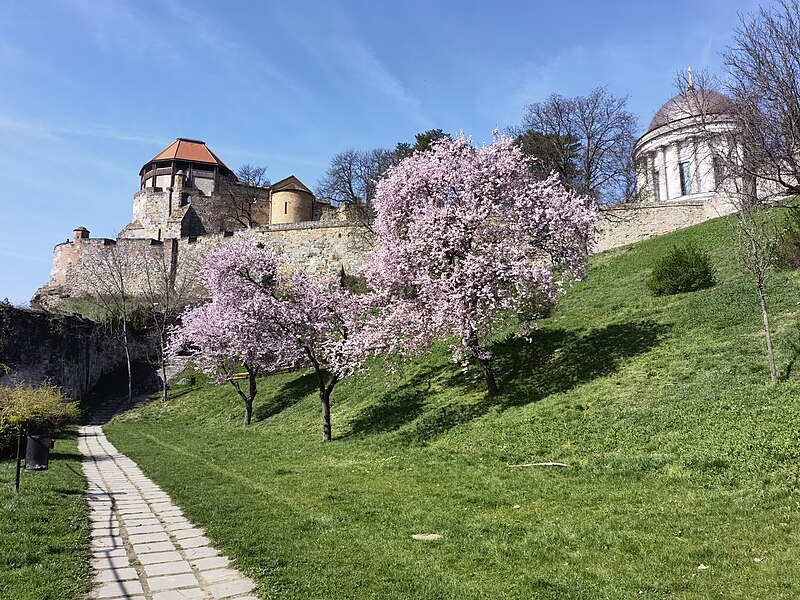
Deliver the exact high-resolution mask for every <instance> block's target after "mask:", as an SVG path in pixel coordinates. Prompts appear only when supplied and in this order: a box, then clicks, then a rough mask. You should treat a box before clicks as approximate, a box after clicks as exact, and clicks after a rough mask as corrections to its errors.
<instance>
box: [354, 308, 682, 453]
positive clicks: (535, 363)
mask: <svg viewBox="0 0 800 600" xmlns="http://www.w3.org/2000/svg"><path fill="white" fill-rule="evenodd" d="M667 332H668V327H667V326H665V325H660V324H658V323H655V322H652V321H639V322H629V323H618V324H613V325H608V326H606V327H603V328H602V329H596V330H593V331H590V332H588V333H585V334H581V333H580V332H572V331H564V330H546V331H537V332H535V333H534V335H533V336H532V341H531V342H528V341H526V340H524V339H521V338H517V337H512V338H509V339H507V340H505V341H503V342H500V343H498V344H495V346H494V347H493V348H492V350H493V352H494V360H493V364H494V369H495V372H496V373H497V375H498V378H499V379H500V385H501V388H500V389H501V393H500V395H499V396H497V397H496V398H491V399H482V400H480V401H477V402H476V401H475V400H474V398H475V393H474V392H475V389H476V386H485V382H484V380H483V379H476V377H475V375H474V374H464V373H462V372H454V368H453V366H452V365H442V366H439V367H435V368H432V369H430V370H429V371H427V372H425V373H421V374H418V375H417V376H416V377H415V378H414V379H413V380H412V381H411V382H409V383H408V384H406V385H403V386H401V387H399V388H397V389H394V390H392V391H390V392H387V393H386V394H384V395H383V396H382V397H381V399H380V400H379V401H377V402H376V403H374V404H372V405H370V406H368V407H366V408H365V409H363V410H362V411H361V412H360V413H359V414H357V415H356V416H355V417H354V418H353V419H351V421H350V424H351V433H350V434H348V435H355V434H359V435H369V434H377V433H384V432H387V431H393V430H398V429H401V428H403V430H402V431H401V432H400V434H401V435H400V438H401V439H402V440H403V441H404V442H406V443H408V444H425V443H427V442H428V441H430V440H432V439H434V438H436V437H437V436H439V435H441V434H443V433H446V432H447V431H449V430H450V429H452V428H454V427H456V426H458V425H461V424H464V423H468V422H470V421H472V420H474V419H476V418H478V417H481V416H482V415H484V414H486V413H487V412H488V411H489V410H490V409H491V408H492V407H497V408H499V409H501V410H502V409H505V408H509V407H512V406H522V405H525V404H530V403H533V402H538V401H539V400H541V399H543V398H546V397H547V396H550V395H551V394H555V393H558V392H564V391H567V390H570V389H572V388H574V387H576V386H578V385H581V384H584V383H588V382H590V381H592V380H594V379H597V378H599V377H603V376H606V375H610V374H612V373H614V372H615V371H617V370H618V369H619V367H620V363H621V362H622V361H623V360H624V359H626V358H630V357H633V356H636V355H639V354H644V353H645V352H648V351H649V350H651V349H653V348H654V347H656V346H657V345H658V343H659V340H660V339H661V338H662V337H663V336H664V335H665V334H666V333H667ZM447 373H450V376H449V377H448V378H447V380H446V381H447V385H448V387H450V388H452V389H455V390H461V391H463V397H464V398H465V401H463V402H459V401H457V400H456V401H451V402H449V403H447V404H444V405H440V406H430V405H427V406H426V400H427V397H428V395H427V391H426V390H425V389H424V388H423V386H424V384H425V382H427V381H430V380H431V379H435V378H437V377H441V376H442V375H443V374H447ZM404 426H406V427H404ZM345 437H347V436H345Z"/></svg>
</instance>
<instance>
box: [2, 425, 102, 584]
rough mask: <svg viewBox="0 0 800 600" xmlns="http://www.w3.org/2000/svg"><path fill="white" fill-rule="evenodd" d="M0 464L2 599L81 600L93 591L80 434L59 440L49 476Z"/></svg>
mask: <svg viewBox="0 0 800 600" xmlns="http://www.w3.org/2000/svg"><path fill="white" fill-rule="evenodd" d="M14 475H15V461H8V460H4V461H2V462H0V503H2V509H0V598H3V599H6V598H7V599H9V600H11V599H13V600H77V599H79V598H82V597H83V595H84V594H85V593H86V592H87V591H88V590H89V587H90V573H89V567H88V564H87V556H88V549H89V525H88V508H87V506H86V502H85V501H84V499H83V491H84V488H85V486H86V480H85V479H84V477H83V474H82V472H81V457H80V453H79V452H78V449H77V443H76V433H75V429H74V428H73V429H71V430H69V431H68V432H67V433H65V434H63V435H62V436H61V437H60V438H58V439H57V440H56V445H55V448H54V449H53V450H52V451H51V452H50V468H49V469H48V470H47V471H39V472H35V473H25V472H23V473H22V479H21V484H20V490H19V494H15V493H14Z"/></svg>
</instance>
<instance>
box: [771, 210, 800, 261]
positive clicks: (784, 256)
mask: <svg viewBox="0 0 800 600" xmlns="http://www.w3.org/2000/svg"><path fill="white" fill-rule="evenodd" d="M775 259H776V263H777V264H778V266H779V267H783V268H785V269H800V207H797V208H793V209H791V210H789V213H788V214H787V215H786V225H785V226H784V229H783V231H782V232H781V237H780V240H779V241H778V250H777V253H776V257H775Z"/></svg>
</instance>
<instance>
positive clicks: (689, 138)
mask: <svg viewBox="0 0 800 600" xmlns="http://www.w3.org/2000/svg"><path fill="white" fill-rule="evenodd" d="M731 104H732V103H731V101H730V99H729V98H728V97H727V96H725V95H724V94H721V93H720V92H717V91H714V90H710V89H703V88H697V89H695V87H694V85H693V84H692V83H690V84H689V88H688V89H687V90H686V91H684V92H681V93H680V94H678V95H677V96H675V97H673V98H671V99H670V100H669V101H667V102H666V103H665V104H664V105H663V106H662V107H661V108H660V109H659V110H658V112H657V113H656V114H655V116H654V117H653V119H652V121H650V126H649V127H648V128H647V132H646V133H645V134H644V135H643V136H642V137H641V138H639V140H638V141H637V142H636V144H635V146H634V150H633V158H634V162H635V164H636V185H637V190H638V194H639V198H640V200H641V201H644V202H651V203H659V202H682V201H701V202H703V203H705V204H713V205H720V204H724V203H725V202H726V201H727V199H726V198H724V197H723V196H725V192H726V191H727V190H726V186H725V185H724V184H725V162H726V160H727V159H728V157H730V156H731V151H732V150H733V151H735V150H736V149H732V148H730V147H729V146H730V143H731V142H730V140H731V134H732V133H733V132H735V130H736V124H735V123H734V121H733V119H732V118H731V117H730V116H728V115H727V114H726V112H727V111H729V110H730V108H731ZM720 208H722V209H723V210H726V209H725V208H724V207H722V206H720ZM728 212H729V211H728Z"/></svg>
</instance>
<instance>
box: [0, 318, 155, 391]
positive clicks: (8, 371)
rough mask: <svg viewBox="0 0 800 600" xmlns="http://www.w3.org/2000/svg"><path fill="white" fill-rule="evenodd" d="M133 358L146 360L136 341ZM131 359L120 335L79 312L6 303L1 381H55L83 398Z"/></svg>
mask: <svg viewBox="0 0 800 600" xmlns="http://www.w3.org/2000/svg"><path fill="white" fill-rule="evenodd" d="M131 352H132V358H133V359H134V360H141V359H144V358H145V354H146V352H145V346H144V345H142V344H141V343H139V342H138V341H134V342H133V343H132V344H131ZM124 363H125V352H124V349H123V347H122V344H121V343H120V341H119V339H118V338H116V337H113V336H110V335H108V331H107V330H105V329H104V328H103V327H101V326H100V325H98V324H96V323H93V322H91V321H89V320H87V319H83V318H81V317H79V316H77V315H54V314H52V313H47V312H44V311H39V310H29V309H19V308H13V307H10V306H0V365H3V368H0V385H15V384H17V383H20V384H23V385H37V384H40V383H42V382H45V381H49V382H50V383H53V384H55V385H58V386H59V387H61V388H62V389H63V391H64V393H65V394H66V395H67V396H69V397H71V398H80V397H81V396H83V395H84V394H86V393H87V392H88V391H90V390H91V389H92V388H93V387H94V385H95V384H96V383H97V381H98V380H99V379H100V377H102V376H103V375H105V374H106V373H109V372H111V371H113V370H114V369H116V368H118V367H119V365H120V364H124Z"/></svg>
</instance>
